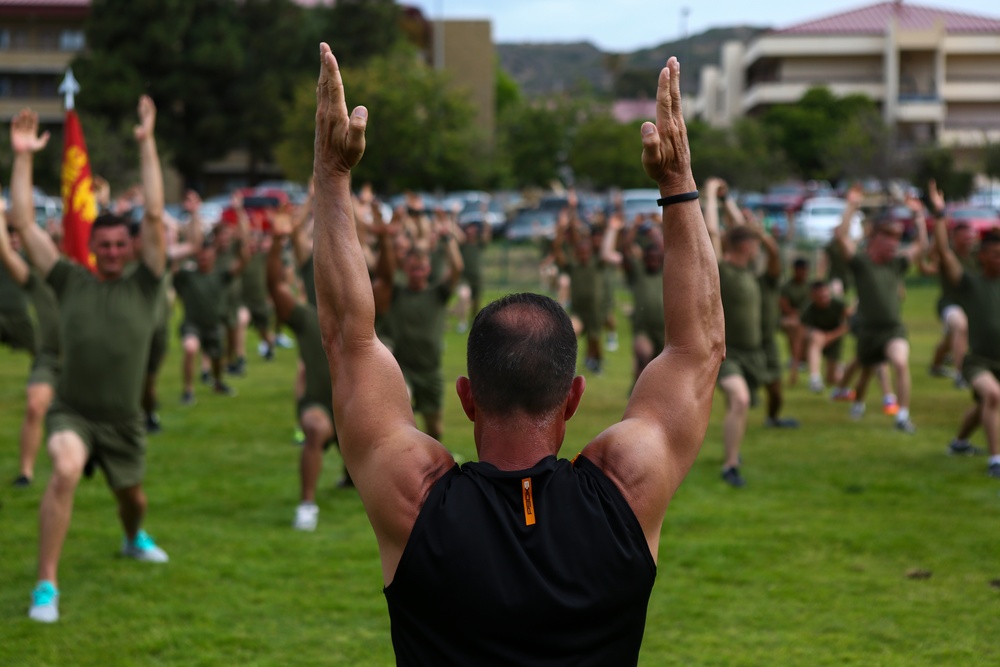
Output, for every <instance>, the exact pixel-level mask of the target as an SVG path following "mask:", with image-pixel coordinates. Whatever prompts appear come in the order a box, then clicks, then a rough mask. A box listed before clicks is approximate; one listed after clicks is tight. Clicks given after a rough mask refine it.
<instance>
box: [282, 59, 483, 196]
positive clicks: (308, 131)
mask: <svg viewBox="0 0 1000 667" xmlns="http://www.w3.org/2000/svg"><path fill="white" fill-rule="evenodd" d="M343 76H344V80H345V81H346V82H348V83H347V102H348V105H349V107H350V108H352V109H353V108H354V107H355V106H359V105H364V106H366V107H367V108H368V110H369V121H368V130H367V133H366V137H367V144H366V148H365V156H364V158H363V159H362V160H361V163H360V164H359V165H358V167H357V168H356V169H355V170H354V178H355V179H356V180H357V181H358V182H365V181H368V182H371V183H372V184H373V185H374V186H375V188H376V189H377V190H379V191H382V192H399V191H401V190H404V189H422V190H434V189H437V188H444V189H459V188H470V187H481V186H483V185H484V184H485V183H486V182H488V181H489V180H490V178H491V161H490V159H489V154H488V150H489V148H488V146H489V142H487V141H486V140H485V138H484V137H480V136H479V135H478V134H477V130H476V129H475V125H474V123H473V120H474V109H473V106H472V104H471V102H469V100H468V99H467V98H466V96H465V95H464V94H462V93H460V92H457V91H454V90H452V89H451V88H450V87H448V86H447V79H446V77H445V76H444V75H442V74H439V73H437V72H435V71H433V70H431V69H430V68H428V67H426V66H425V65H423V64H421V63H420V62H419V60H418V59H417V58H415V57H414V52H413V50H412V49H411V48H410V47H408V46H402V45H399V46H397V48H396V50H394V51H393V52H392V53H390V54H389V55H386V56H375V57H373V58H371V59H370V60H369V61H368V63H367V65H365V66H364V67H358V68H354V67H345V68H344V69H343ZM315 114H316V84H315V82H314V81H303V82H302V84H301V85H300V86H299V87H298V88H297V89H296V92H295V96H294V101H293V102H292V104H291V105H289V106H288V107H287V108H286V111H285V122H284V134H285V140H284V141H283V142H282V143H281V145H280V146H279V147H278V149H277V156H278V162H279V164H280V165H281V166H282V168H283V169H284V170H285V171H286V172H287V173H288V174H289V175H290V176H291V177H293V178H296V179H298V180H304V179H305V178H308V176H309V175H310V174H311V173H312V150H311V148H312V145H313V138H314V134H315Z"/></svg>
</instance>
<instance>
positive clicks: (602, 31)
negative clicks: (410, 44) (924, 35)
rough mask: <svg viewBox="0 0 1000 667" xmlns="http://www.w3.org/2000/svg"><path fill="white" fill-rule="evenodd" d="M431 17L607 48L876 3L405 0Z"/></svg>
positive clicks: (500, 35)
mask: <svg viewBox="0 0 1000 667" xmlns="http://www.w3.org/2000/svg"><path fill="white" fill-rule="evenodd" d="M402 2H404V4H410V5H417V6H419V7H420V8H421V9H422V10H423V11H424V13H425V15H426V16H427V17H428V18H432V19H433V18H437V17H438V16H439V15H440V13H441V11H442V9H443V11H444V15H445V18H449V19H459V18H478V19H482V18H488V19H490V20H491V21H492V23H493V41H494V42H576V41H589V42H591V43H593V44H596V45H597V46H598V47H600V48H601V49H602V50H604V51H634V50H636V49H640V48H643V47H647V46H656V45H657V44H662V43H663V42H667V41H670V40H673V39H676V38H678V37H680V36H681V35H682V30H683V27H682V19H681V8H682V7H688V8H690V13H689V15H688V18H687V24H688V26H687V27H688V33H689V34H692V33H697V32H701V31H703V30H705V29H707V28H712V27H720V26H732V25H764V26H772V27H783V26H787V25H791V24H793V23H799V22H802V21H808V20H812V19H816V18H821V17H823V16H828V15H830V14H837V13H840V12H843V11H847V10H849V9H855V8H857V7H862V6H865V5H868V4H873V3H866V2H863V1H853V0H812V1H811V2H802V1H801V0H756V2H746V0H705V1H703V2H694V1H693V0H669V1H665V0H402ZM919 4H923V5H930V6H934V7H940V8H943V9H950V10H954V11H964V12H967V13H971V14H981V15H986V16H991V17H996V18H1000V2H998V0H937V1H935V0H923V1H922V2H921V3H919Z"/></svg>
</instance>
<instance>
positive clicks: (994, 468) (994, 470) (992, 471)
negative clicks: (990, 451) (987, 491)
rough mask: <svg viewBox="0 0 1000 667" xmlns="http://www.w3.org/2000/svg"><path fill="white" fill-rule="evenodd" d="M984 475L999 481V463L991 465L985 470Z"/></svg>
mask: <svg viewBox="0 0 1000 667" xmlns="http://www.w3.org/2000/svg"><path fill="white" fill-rule="evenodd" d="M986 474H987V475H989V476H990V477H996V478H998V479H1000V463H991V464H990V467H989V468H987V469H986Z"/></svg>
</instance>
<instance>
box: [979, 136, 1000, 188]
mask: <svg viewBox="0 0 1000 667" xmlns="http://www.w3.org/2000/svg"><path fill="white" fill-rule="evenodd" d="M983 173H984V174H986V175H987V176H989V177H990V178H991V179H995V178H1000V144H995V143H989V144H986V148H985V149H984V150H983Z"/></svg>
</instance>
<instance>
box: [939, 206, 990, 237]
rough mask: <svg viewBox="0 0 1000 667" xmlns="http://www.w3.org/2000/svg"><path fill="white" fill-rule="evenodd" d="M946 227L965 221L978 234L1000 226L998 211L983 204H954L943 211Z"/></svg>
mask: <svg viewBox="0 0 1000 667" xmlns="http://www.w3.org/2000/svg"><path fill="white" fill-rule="evenodd" d="M945 221H946V222H947V224H948V228H949V229H950V228H952V227H954V226H955V225H956V224H958V223H959V222H964V223H967V224H968V225H970V226H971V227H972V229H973V230H975V232H976V233H977V234H979V235H982V234H983V233H984V232H986V231H987V230H990V229H994V228H996V227H1000V212H998V211H997V210H996V209H995V208H986V207H983V206H956V207H954V208H950V209H948V210H947V211H946V212H945Z"/></svg>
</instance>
